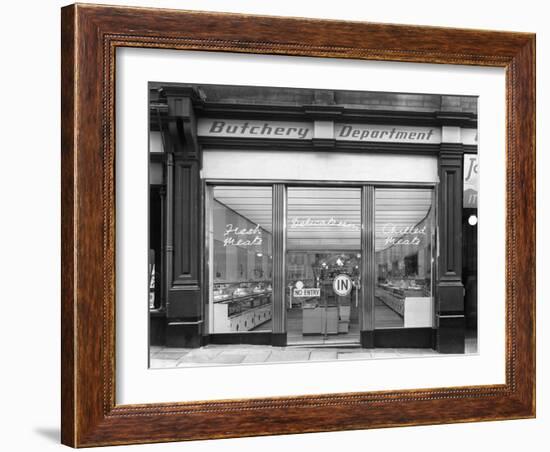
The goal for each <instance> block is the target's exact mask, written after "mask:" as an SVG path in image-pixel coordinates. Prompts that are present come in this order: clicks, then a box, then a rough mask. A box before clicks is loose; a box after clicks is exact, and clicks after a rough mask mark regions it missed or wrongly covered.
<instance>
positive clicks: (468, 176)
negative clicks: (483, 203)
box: [463, 154, 479, 209]
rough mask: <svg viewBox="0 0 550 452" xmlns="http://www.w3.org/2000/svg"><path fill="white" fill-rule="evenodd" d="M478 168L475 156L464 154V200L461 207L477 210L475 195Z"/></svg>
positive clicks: (476, 192)
mask: <svg viewBox="0 0 550 452" xmlns="http://www.w3.org/2000/svg"><path fill="white" fill-rule="evenodd" d="M478 168H479V166H478V162H477V155H474V154H464V199H463V207H464V208H465V209H466V208H474V209H475V208H477V194H478V183H479V180H478V179H479V169H478Z"/></svg>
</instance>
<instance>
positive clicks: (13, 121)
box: [0, 0, 550, 452]
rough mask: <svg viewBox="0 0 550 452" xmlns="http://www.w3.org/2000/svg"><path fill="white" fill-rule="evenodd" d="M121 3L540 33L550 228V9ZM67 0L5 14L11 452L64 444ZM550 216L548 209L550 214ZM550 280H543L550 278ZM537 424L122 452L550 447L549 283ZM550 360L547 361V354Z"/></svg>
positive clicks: (545, 222)
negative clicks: (62, 95)
mask: <svg viewBox="0 0 550 452" xmlns="http://www.w3.org/2000/svg"><path fill="white" fill-rule="evenodd" d="M117 3H119V4H133V5H142V6H152V5H154V6H164V7H171V8H188V9H209V10H217V11H234V12H246V13H259V14H276V15H294V16H310V17H325V18H341V19H351V20H369V21H381V22H395V23H413V24H426V25H444V26H457V27H470V28H491V29H502V30H517V31H531V32H537V34H538V36H537V66H538V71H537V80H538V93H537V94H538V100H537V105H538V108H537V110H538V112H537V113H538V118H537V125H538V127H537V129H538V131H539V133H538V143H537V144H538V149H539V152H538V167H539V173H540V174H541V176H539V183H538V196H537V198H538V199H539V200H542V201H540V202H539V203H538V204H539V209H538V211H539V212H538V226H537V229H538V231H545V230H548V228H549V227H550V224H549V221H550V215H549V214H548V213H546V212H544V211H543V210H542V207H543V203H544V199H548V196H550V190H549V189H550V181H549V178H548V177H546V178H544V177H542V176H544V170H545V169H546V168H548V165H549V163H550V157H549V156H548V152H546V153H544V152H541V150H542V149H547V148H548V145H549V132H548V130H543V127H542V125H543V124H548V122H549V121H550V118H549V115H548V107H549V102H550V98H549V91H548V89H549V86H550V85H549V83H550V82H548V80H549V78H550V65H549V63H548V55H549V54H550V31H547V30H546V29H545V28H547V18H548V12H547V11H545V9H544V5H545V3H546V2H540V1H536V0H523V1H522V2H517V1H514V2H511V1H498V2H497V1H487V2H480V1H470V0H464V1H462V2H459V3H458V2H452V3H451V2H440V1H415V2H410V1H405V0H403V1H392V0H387V1H385V2H372V3H371V2H368V3H367V2H353V1H352V0H350V1H347V0H338V1H337V2H328V1H325V2H301V3H300V2H297V1H295V0H294V1H292V0H288V1H287V0H278V1H277V2H261V1H257V0H256V1H237V0H233V1H229V0H227V1H221V0H220V1H214V0H212V1H208V0H203V1H175V0H173V1H168V0H165V1H157V2H153V1H152V0H149V1H140V0H132V1H128V2H127V1H121V0H119V1H117ZM63 4H64V3H63V2H58V1H42V2H40V1H26V2H10V3H7V4H6V5H4V7H3V10H2V18H3V19H4V20H3V21H2V22H3V23H2V28H1V33H2V40H1V41H0V42H2V55H3V64H2V72H1V75H0V77H2V86H3V88H4V100H3V105H2V110H1V111H2V123H1V124H2V132H3V134H2V135H3V136H4V137H6V138H7V142H6V141H4V142H3V145H4V146H3V150H4V153H5V154H6V156H7V159H8V160H7V161H6V162H5V163H4V164H3V165H2V178H1V179H0V180H1V184H2V187H1V188H2V190H1V193H2V204H1V205H2V207H3V212H2V213H3V215H2V220H3V221H2V223H1V224H2V226H1V227H2V234H1V235H0V237H2V248H1V249H2V255H1V257H2V259H1V262H2V263H1V265H2V267H1V268H0V274H1V275H2V276H3V278H2V298H1V299H2V302H3V305H4V313H3V322H2V324H1V326H0V331H1V334H2V350H4V356H2V357H1V358H0V362H1V363H2V373H1V377H0V378H1V382H0V383H1V384H0V402H1V405H2V409H1V411H0V412H1V413H2V414H1V416H2V419H1V423H0V425H2V436H1V437H0V442H1V443H0V444H1V447H2V449H3V450H9V451H19V450H29V451H45V450H57V449H61V447H62V446H60V445H59V439H58V437H59V429H58V425H59V416H60V413H59V398H60V395H59V367H60V360H61V356H60V354H59V348H60V344H59V280H60V276H59V275H60V264H59V262H60V261H59V249H60V243H59V229H60V226H59V216H60V213H59V190H60V183H59V166H60V164H59V85H60V83H59V21H60V15H59V7H60V6H62V5H63ZM546 211H548V209H546ZM538 243H539V250H538V256H539V258H538V274H539V275H545V274H546V272H547V270H548V264H547V263H546V262H544V260H543V259H542V257H543V255H544V254H545V251H547V249H548V238H547V235H546V234H544V233H543V232H540V233H539V237H538ZM541 281H542V279H541ZM538 287H539V289H538V315H537V317H538V322H537V325H538V337H537V341H538V361H537V373H538V382H539V387H538V397H537V400H538V416H537V419H536V420H522V421H506V422H490V423H477V424H461V425H447V426H428V427H407V428H398V429H383V430H371V431H356V432H339V433H321V434H307V435H292V436H279V437H264V438H245V439H234V440H224V441H206V442H193V443H185V444H181V443H179V444H178V443H175V444H163V445H147V446H132V448H131V449H128V448H126V447H119V448H117V449H116V450H126V449H128V450H159V451H161V450H176V449H178V450H190V451H214V450H215V451H233V450H235V451H237V450H238V451H240V452H246V451H256V450H263V451H278V450H281V449H287V450H303V449H308V450H309V449H311V450H312V449H316V450H321V451H325V450H327V451H332V450H343V449H348V450H352V449H358V450H365V449H367V448H369V449H370V450H399V449H403V450H407V451H416V450H419V451H420V450H422V451H431V450H434V451H436V450H437V451H439V450H442V449H444V450H446V451H464V450H465V449H466V450H468V449H469V450H483V449H486V448H491V449H494V450H499V451H515V450H518V449H526V450H535V451H542V450H546V448H547V444H545V445H543V444H542V440H543V439H546V436H547V432H548V429H549V428H550V414H549V413H548V403H549V400H548V390H547V387H548V384H550V383H548V381H549V380H548V376H547V372H546V370H547V368H548V359H549V356H548V355H549V354H548V352H546V353H545V349H546V346H547V345H548V334H547V333H546V332H545V331H543V329H542V324H541V322H542V321H543V319H545V318H546V319H548V316H549V309H548V307H547V305H546V306H545V304H544V301H545V300H544V298H545V295H546V294H545V292H547V291H545V288H544V287H543V286H542V284H541V283H539V285H538ZM545 355H546V356H545Z"/></svg>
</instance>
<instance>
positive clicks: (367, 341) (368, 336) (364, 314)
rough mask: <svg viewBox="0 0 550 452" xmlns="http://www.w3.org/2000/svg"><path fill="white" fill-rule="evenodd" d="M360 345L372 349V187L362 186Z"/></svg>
mask: <svg viewBox="0 0 550 452" xmlns="http://www.w3.org/2000/svg"><path fill="white" fill-rule="evenodd" d="M361 218H362V223H363V227H362V228H361V261H362V262H361V263H362V265H361V269H362V270H361V311H360V312H361V324H360V328H361V345H362V346H363V347H366V348H372V347H374V286H375V267H374V187H373V186H372V185H367V186H364V187H363V189H362V194H361Z"/></svg>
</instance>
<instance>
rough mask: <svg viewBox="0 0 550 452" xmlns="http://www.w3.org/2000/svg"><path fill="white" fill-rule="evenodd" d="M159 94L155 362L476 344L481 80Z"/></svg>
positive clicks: (363, 354)
mask: <svg viewBox="0 0 550 452" xmlns="http://www.w3.org/2000/svg"><path fill="white" fill-rule="evenodd" d="M148 96H149V102H148V105H149V111H148V117H149V193H148V195H149V199H148V222H149V224H148V240H149V259H148V281H146V282H145V281H144V282H143V287H144V290H148V306H147V309H148V310H149V331H148V342H149V350H148V353H149V367H150V368H152V369H158V368H186V367H197V366H227V365H268V364H270V363H285V362H309V361H312V362H313V361H317V362H319V361H334V360H365V359H392V358H415V357H418V358H426V357H445V356H450V355H452V356H456V355H475V354H477V353H478V334H477V333H478V300H477V287H478V278H477V273H478V271H477V260H478V255H477V249H478V240H477V236H478V232H477V229H478V212H477V198H478V191H479V190H478V178H479V169H478V158H477V157H478V97H477V96H465V95H457V94H453V93H441V94H433V93H410V92H399V91H395V92H374V91H346V90H336V89H335V90H330V89H313V88H311V89H308V88H291V87H289V88H281V87H269V86H235V85H212V84H191V83H190V84H184V83H169V82H156V81H151V82H149V85H148ZM144 299H145V298H144ZM144 309H145V306H144Z"/></svg>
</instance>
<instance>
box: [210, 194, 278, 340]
mask: <svg viewBox="0 0 550 452" xmlns="http://www.w3.org/2000/svg"><path fill="white" fill-rule="evenodd" d="M207 196H208V206H209V207H208V215H207V234H208V244H209V250H208V254H209V265H208V274H209V283H210V287H209V289H210V291H209V292H210V293H209V302H210V303H209V309H210V332H211V333H232V332H239V333H240V332H249V331H252V332H255V331H271V317H272V267H273V265H272V263H273V255H272V221H271V216H272V211H271V206H272V189H271V187H249V186H243V187H235V186H209V187H208V189H207Z"/></svg>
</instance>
